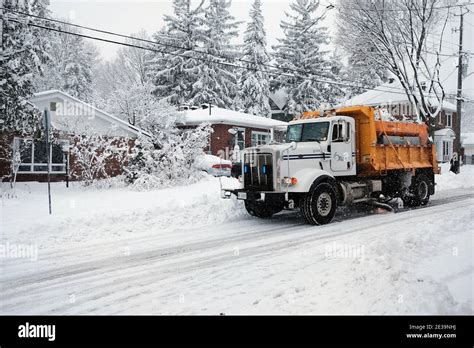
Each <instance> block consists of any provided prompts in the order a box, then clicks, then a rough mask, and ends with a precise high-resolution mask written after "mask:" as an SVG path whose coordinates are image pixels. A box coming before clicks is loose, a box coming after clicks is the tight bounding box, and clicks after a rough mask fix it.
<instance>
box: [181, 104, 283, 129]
mask: <svg viewBox="0 0 474 348" xmlns="http://www.w3.org/2000/svg"><path fill="white" fill-rule="evenodd" d="M183 112H184V113H185V121H184V123H185V125H187V126H195V125H199V124H202V123H210V124H227V125H231V126H240V127H253V128H261V129H270V128H275V127H286V126H287V125H288V123H287V122H283V121H278V120H274V119H271V118H267V117H261V116H255V115H251V114H246V113H244V112H238V111H233V110H228V109H223V108H219V107H215V106H212V107H211V108H210V110H209V108H208V107H206V108H198V109H195V110H185V111H183Z"/></svg>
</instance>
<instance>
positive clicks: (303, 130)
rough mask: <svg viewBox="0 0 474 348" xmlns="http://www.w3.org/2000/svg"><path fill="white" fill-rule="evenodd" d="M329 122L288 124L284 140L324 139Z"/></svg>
mask: <svg viewBox="0 0 474 348" xmlns="http://www.w3.org/2000/svg"><path fill="white" fill-rule="evenodd" d="M328 131H329V122H313V123H300V124H293V125H290V126H288V131H287V133H286V141H287V142H288V143H291V142H293V141H295V142H297V143H298V142H309V141H317V142H320V141H325V140H327V138H328Z"/></svg>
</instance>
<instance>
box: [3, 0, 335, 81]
mask: <svg viewBox="0 0 474 348" xmlns="http://www.w3.org/2000/svg"><path fill="white" fill-rule="evenodd" d="M0 8H1V7H0ZM2 9H5V10H7V11H9V12H12V13H17V14H21V15H23V16H28V17H32V18H36V19H40V20H43V21H44V20H46V21H50V22H53V23H59V24H63V25H68V26H72V27H75V28H79V29H85V30H89V31H95V32H98V33H102V34H107V35H112V36H117V37H121V38H125V39H129V40H133V41H139V42H145V43H149V44H153V45H159V46H165V47H171V48H174V49H179V50H186V51H193V52H196V53H199V54H202V55H209V56H212V57H218V58H222V59H227V60H228V59H231V60H233V61H239V62H242V63H247V64H255V62H253V61H250V60H246V59H243V58H238V57H232V56H228V55H222V54H220V55H219V54H211V53H209V52H204V51H202V50H199V49H196V48H191V47H184V46H179V45H175V44H170V43H164V42H159V41H152V40H147V39H144V38H137V37H133V36H129V35H124V34H120V33H115V32H111V31H107V30H102V29H97V28H91V27H86V26H83V25H79V24H74V23H69V22H65V21H61V20H58V19H53V18H46V17H41V16H37V15H33V14H29V13H26V12H22V11H16V10H12V9H7V8H2ZM319 19H320V18H318V20H319ZM315 22H316V21H315ZM313 24H314V23H313ZM307 29H309V28H307ZM260 65H262V66H265V67H268V68H272V69H281V68H280V67H278V66H275V65H272V64H268V63H266V64H265V63H264V64H260ZM285 70H286V71H292V72H298V73H303V74H306V73H307V72H306V71H304V70H302V69H295V68H285ZM319 76H320V77H325V78H331V77H329V76H327V75H326V76H325V75H323V74H320V75H319Z"/></svg>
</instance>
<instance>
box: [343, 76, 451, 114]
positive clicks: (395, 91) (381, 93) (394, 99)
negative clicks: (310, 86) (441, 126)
mask: <svg viewBox="0 0 474 348" xmlns="http://www.w3.org/2000/svg"><path fill="white" fill-rule="evenodd" d="M407 102H408V97H407V96H406V94H405V92H404V90H403V88H402V86H401V85H400V83H399V82H392V83H390V82H387V83H385V84H383V85H381V86H379V87H376V88H374V89H371V90H368V91H367V92H364V93H362V94H359V95H356V96H355V97H353V98H351V99H348V100H346V101H345V102H344V103H342V105H341V106H356V105H368V106H378V105H383V104H388V103H391V104H398V103H407ZM428 102H429V103H430V104H431V105H432V106H433V107H437V106H438V105H439V104H438V100H437V99H436V98H434V97H432V98H428ZM442 108H443V110H445V111H450V112H455V111H456V105H454V104H452V103H450V102H448V101H446V100H444V101H443V106H442Z"/></svg>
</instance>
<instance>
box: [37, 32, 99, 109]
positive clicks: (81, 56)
mask: <svg viewBox="0 0 474 348" xmlns="http://www.w3.org/2000/svg"><path fill="white" fill-rule="evenodd" d="M59 28H60V29H61V30H65V31H68V32H73V33H79V31H78V30H76V29H74V28H72V27H66V26H65V25H61V26H60V27H59ZM44 35H46V37H47V38H48V42H49V46H48V47H47V48H46V53H47V54H48V56H49V57H50V60H49V62H48V64H46V66H45V67H44V74H43V75H42V76H37V77H36V78H35V80H34V84H35V89H36V90H37V91H44V90H48V89H59V90H62V91H64V92H66V93H69V94H70V95H72V96H74V97H76V98H79V99H81V100H83V101H86V102H92V101H93V87H94V74H93V69H94V66H95V65H96V64H97V63H98V55H99V53H98V51H97V49H96V47H95V46H94V45H93V44H91V43H89V42H86V41H85V40H84V39H83V38H81V37H79V36H74V35H71V34H64V33H57V32H49V33H45V34H44Z"/></svg>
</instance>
